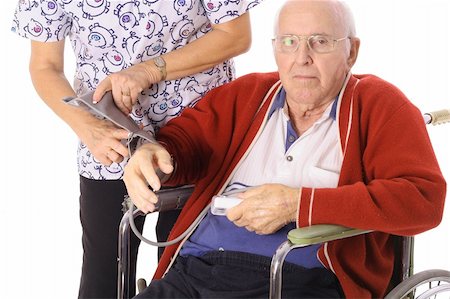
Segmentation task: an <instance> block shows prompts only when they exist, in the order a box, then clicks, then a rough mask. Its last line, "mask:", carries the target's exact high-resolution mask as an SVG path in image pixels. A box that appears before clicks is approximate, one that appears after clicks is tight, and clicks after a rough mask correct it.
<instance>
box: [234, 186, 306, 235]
mask: <svg viewBox="0 0 450 299" xmlns="http://www.w3.org/2000/svg"><path fill="white" fill-rule="evenodd" d="M299 192H300V190H299V189H296V188H290V187H287V186H285V185H281V184H266V185H261V186H259V187H254V188H250V189H248V190H247V191H245V192H243V193H238V194H237V195H234V196H237V197H238V198H241V199H243V201H242V202H241V203H240V204H239V205H237V206H235V207H233V208H232V209H230V210H228V212H227V217H228V219H229V220H230V221H232V222H234V224H236V225H237V226H240V227H245V228H246V229H247V230H248V231H254V232H255V233H257V234H259V235H266V234H272V233H274V232H276V231H278V230H279V229H280V228H282V227H283V226H285V225H286V224H288V223H290V222H293V221H295V220H296V217H297V205H298V200H299V195H300V194H299Z"/></svg>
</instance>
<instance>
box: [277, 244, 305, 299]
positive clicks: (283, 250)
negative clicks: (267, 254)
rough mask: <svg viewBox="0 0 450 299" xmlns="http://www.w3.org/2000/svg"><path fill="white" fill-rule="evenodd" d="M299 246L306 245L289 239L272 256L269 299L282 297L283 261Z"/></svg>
mask: <svg viewBox="0 0 450 299" xmlns="http://www.w3.org/2000/svg"><path fill="white" fill-rule="evenodd" d="M298 247H304V245H294V244H293V243H292V242H291V241H290V240H287V241H284V243H282V244H281V245H280V246H279V247H278V249H277V250H276V251H275V254H274V255H273V257H272V263H271V264H270V291H269V299H281V284H282V274H283V263H284V260H285V259H286V256H287V255H288V253H289V252H290V251H291V250H292V249H294V248H298Z"/></svg>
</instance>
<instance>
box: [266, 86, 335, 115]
mask: <svg viewBox="0 0 450 299" xmlns="http://www.w3.org/2000/svg"><path fill="white" fill-rule="evenodd" d="M285 102H286V91H285V90H284V88H283V87H282V88H281V90H280V92H279V93H278V94H277V97H276V98H275V101H274V102H273V104H272V107H270V111H269V114H268V117H267V119H269V118H271V117H272V115H273V113H274V112H275V111H276V110H278V109H281V108H283V107H284V103H285ZM337 102H338V96H336V98H335V99H334V102H333V106H332V107H331V110H330V115H329V116H330V117H331V118H332V119H333V120H336V110H337Z"/></svg>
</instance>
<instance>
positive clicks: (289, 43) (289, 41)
mask: <svg viewBox="0 0 450 299" xmlns="http://www.w3.org/2000/svg"><path fill="white" fill-rule="evenodd" d="M282 44H283V46H288V47H290V46H293V45H294V44H295V40H294V39H293V38H291V37H285V38H283V40H282Z"/></svg>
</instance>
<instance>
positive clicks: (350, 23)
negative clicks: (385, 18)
mask: <svg viewBox="0 0 450 299" xmlns="http://www.w3.org/2000/svg"><path fill="white" fill-rule="evenodd" d="M293 1H302V0H286V1H285V3H284V4H283V5H282V6H281V7H280V9H278V12H277V14H276V16H275V25H274V35H276V34H277V31H278V19H279V17H280V12H281V11H282V10H283V8H284V6H285V5H286V3H288V2H293ZM311 1H330V2H335V3H337V4H338V5H337V6H336V8H337V9H338V11H337V14H338V16H340V17H341V18H342V20H341V21H342V24H343V26H344V28H346V30H347V36H348V37H356V26H355V18H354V17H353V12H352V10H351V9H350V6H349V5H348V3H347V2H345V1H343V0H311Z"/></svg>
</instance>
